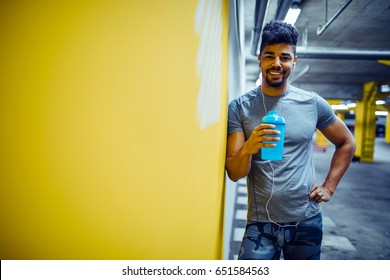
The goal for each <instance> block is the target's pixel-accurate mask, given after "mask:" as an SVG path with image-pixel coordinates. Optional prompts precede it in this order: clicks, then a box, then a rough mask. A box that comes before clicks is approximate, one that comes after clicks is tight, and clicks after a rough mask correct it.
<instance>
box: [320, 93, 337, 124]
mask: <svg viewBox="0 0 390 280" xmlns="http://www.w3.org/2000/svg"><path fill="white" fill-rule="evenodd" d="M317 110H318V121H317V128H318V129H324V128H327V127H328V126H330V125H331V124H333V123H334V122H335V121H336V119H337V117H336V115H335V113H334V112H333V109H332V107H331V106H330V105H329V103H328V102H327V101H326V100H325V99H324V98H322V97H321V96H319V95H317Z"/></svg>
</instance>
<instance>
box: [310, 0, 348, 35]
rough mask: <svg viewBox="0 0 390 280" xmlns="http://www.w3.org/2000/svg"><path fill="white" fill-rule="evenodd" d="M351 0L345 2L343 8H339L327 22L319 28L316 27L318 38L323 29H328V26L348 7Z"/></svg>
mask: <svg viewBox="0 0 390 280" xmlns="http://www.w3.org/2000/svg"><path fill="white" fill-rule="evenodd" d="M351 2H352V0H347V1H346V2H345V3H344V5H343V6H341V8H340V9H339V10H338V11H337V12H336V13H335V14H334V15H333V17H332V18H331V19H330V20H328V21H327V22H326V23H325V24H324V25H323V26H320V27H318V29H317V35H318V36H320V35H321V34H322V33H323V32H324V31H325V29H327V28H328V26H329V25H330V24H331V23H332V22H333V21H334V20H335V19H336V18H337V17H338V16H339V15H340V14H341V13H342V12H343V11H344V9H345V8H346V7H347V6H348V5H349V4H351Z"/></svg>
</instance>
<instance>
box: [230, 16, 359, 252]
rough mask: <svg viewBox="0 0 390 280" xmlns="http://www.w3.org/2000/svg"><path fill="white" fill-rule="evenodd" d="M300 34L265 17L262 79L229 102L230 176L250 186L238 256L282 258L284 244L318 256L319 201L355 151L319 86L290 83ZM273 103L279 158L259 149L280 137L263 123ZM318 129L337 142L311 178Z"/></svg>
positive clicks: (329, 192)
mask: <svg viewBox="0 0 390 280" xmlns="http://www.w3.org/2000/svg"><path fill="white" fill-rule="evenodd" d="M297 40H298V31H297V30H296V28H295V27H294V26H292V25H290V24H287V23H284V22H278V21H272V22H270V23H268V24H267V25H266V26H265V27H264V29H263V34H262V41H261V46H260V54H259V57H258V59H259V67H260V69H261V75H262V81H263V82H262V84H261V85H260V86H259V87H258V88H255V89H253V90H251V91H250V92H248V93H246V94H244V95H241V96H240V97H239V98H237V99H235V100H233V101H232V102H231V103H230V104H229V116H228V136H227V151H226V170H227V173H228V176H229V177H230V179H232V180H233V181H237V180H239V179H240V178H243V177H246V179H247V186H248V214H247V226H246V230H245V234H244V237H243V240H242V243H241V247H240V252H239V257H238V258H239V259H264V260H268V259H280V257H281V253H282V252H283V257H284V259H320V255H321V243H322V234H323V231H322V215H321V208H320V206H319V204H320V203H322V202H328V201H329V200H330V199H331V197H332V196H333V194H334V192H335V190H336V187H337V185H338V183H339V182H340V180H341V178H342V176H343V174H344V173H345V171H346V170H347V168H348V166H349V164H350V162H351V160H352V157H353V155H354V151H355V141H354V138H353V136H352V135H351V133H350V132H349V130H348V128H347V127H346V126H345V124H344V123H343V122H342V121H341V120H340V119H338V118H337V117H336V115H335V114H334V112H333V110H332V108H331V107H330V106H329V104H328V103H327V102H326V101H325V100H324V99H323V98H322V97H320V96H319V95H318V94H316V93H315V92H308V91H304V90H302V89H298V88H296V87H293V86H291V85H289V82H288V77H289V76H290V75H291V73H292V71H293V70H294V67H295V64H296V63H297V61H298V57H297V55H296V44H297ZM269 111H276V112H277V113H278V115H280V116H282V117H283V118H284V119H285V121H286V126H285V134H284V151H283V158H282V160H281V161H269V160H263V159H262V157H261V151H262V149H269V148H271V147H273V146H275V144H274V143H275V142H277V141H279V134H280V132H279V131H277V130H275V126H274V125H271V124H261V120H262V118H263V117H264V116H265V115H267V113H268V112H269ZM316 129H319V130H320V131H321V132H322V133H323V134H324V135H325V136H326V137H327V139H328V140H329V141H331V142H332V143H333V144H334V145H335V147H336V149H335V152H334V155H333V158H332V161H331V163H330V168H329V172H328V175H327V177H326V179H325V181H324V182H323V183H322V184H317V183H316V182H315V178H314V163H313V142H312V141H313V140H312V139H313V134H314V132H315V131H316ZM265 141H267V142H265ZM269 142H274V143H271V144H270V143H269Z"/></svg>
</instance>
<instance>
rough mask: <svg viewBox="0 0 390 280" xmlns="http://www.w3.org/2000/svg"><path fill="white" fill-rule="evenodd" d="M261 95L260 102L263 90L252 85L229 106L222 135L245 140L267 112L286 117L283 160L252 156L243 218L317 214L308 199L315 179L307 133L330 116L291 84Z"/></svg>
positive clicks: (281, 219) (318, 100)
mask: <svg viewBox="0 0 390 280" xmlns="http://www.w3.org/2000/svg"><path fill="white" fill-rule="evenodd" d="M264 97H265V99H264V103H263V94H262V93H261V91H260V89H259V88H255V89H253V90H251V91H249V92H248V93H246V94H244V95H241V96H240V97H238V98H237V99H234V100H233V101H232V102H230V104H229V115H228V134H230V133H233V132H244V134H245V138H246V139H248V138H249V136H250V135H251V133H252V131H253V129H254V128H255V127H256V126H258V125H259V124H260V123H261V119H262V118H263V117H264V116H265V115H266V114H267V112H269V111H271V110H273V111H277V112H278V114H279V115H280V116H282V117H283V118H284V119H285V121H286V126H285V135H284V151H283V159H282V160H281V161H265V160H262V159H261V150H260V151H259V153H258V154H255V155H252V165H251V170H250V172H249V174H248V176H247V186H248V215H247V218H248V221H250V222H269V221H270V220H272V221H274V222H277V223H288V222H298V221H301V220H304V219H307V218H310V217H312V216H314V215H316V214H318V213H319V212H320V207H319V205H318V203H317V202H316V201H315V200H310V201H309V200H308V194H309V190H310V188H311V187H312V186H313V184H314V177H315V174H314V162H313V134H314V132H315V131H316V128H317V129H323V128H326V127H328V126H329V125H331V124H333V123H334V122H335V121H336V115H335V114H334V112H333V109H332V108H331V107H330V105H329V104H328V103H327V102H326V100H325V99H323V98H322V97H320V96H319V95H318V94H317V93H315V92H309V91H304V90H301V89H298V88H296V87H293V86H290V87H289V89H288V91H287V92H286V94H284V95H282V96H278V97H272V96H267V95H264ZM264 105H265V108H266V110H265V108H264ZM271 196H272V197H271Z"/></svg>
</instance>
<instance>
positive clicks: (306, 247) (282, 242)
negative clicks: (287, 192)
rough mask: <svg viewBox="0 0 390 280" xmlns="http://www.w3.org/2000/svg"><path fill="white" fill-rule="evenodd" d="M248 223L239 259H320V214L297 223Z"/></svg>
mask: <svg viewBox="0 0 390 280" xmlns="http://www.w3.org/2000/svg"><path fill="white" fill-rule="evenodd" d="M280 225H281V226H282V227H281V226H279V225H276V224H274V223H262V222H255V223H248V224H247V226H246V230H245V233H244V237H243V240H242V243H241V247H240V252H239V254H238V259H239V260H279V259H280V256H281V252H282V251H283V258H284V259H285V260H319V259H320V256H321V243H322V215H321V213H320V214H317V215H316V216H314V217H311V218H309V219H307V220H304V221H300V222H299V223H298V225H296V223H284V224H280Z"/></svg>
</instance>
